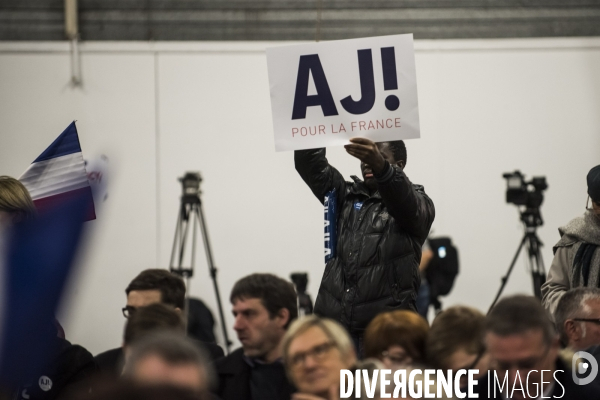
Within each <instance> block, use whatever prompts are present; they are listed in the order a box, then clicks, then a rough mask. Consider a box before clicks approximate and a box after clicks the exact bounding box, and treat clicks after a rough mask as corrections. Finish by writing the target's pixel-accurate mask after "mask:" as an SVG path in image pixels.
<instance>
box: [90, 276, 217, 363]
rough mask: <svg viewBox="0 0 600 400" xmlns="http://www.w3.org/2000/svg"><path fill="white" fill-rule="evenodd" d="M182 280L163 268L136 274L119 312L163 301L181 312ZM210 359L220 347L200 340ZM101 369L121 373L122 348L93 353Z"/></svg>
mask: <svg viewBox="0 0 600 400" xmlns="http://www.w3.org/2000/svg"><path fill="white" fill-rule="evenodd" d="M185 290H186V289H185V283H184V282H183V279H181V277H179V276H177V275H175V274H173V273H171V272H169V271H167V270H166V269H147V270H144V271H142V272H141V273H140V274H138V276H136V277H135V278H134V279H133V280H132V281H131V283H129V285H128V286H127V288H126V289H125V294H126V295H127V303H126V305H125V307H123V309H122V312H123V316H124V317H125V318H129V317H131V315H133V314H134V313H135V312H136V311H137V310H138V309H139V308H141V307H146V306H149V305H151V304H156V303H162V304H165V305H167V306H169V307H172V308H173V309H174V310H175V311H177V312H178V313H182V310H183V309H184V306H185ZM198 345H199V347H202V348H203V349H204V350H205V351H207V352H208V353H209V354H210V356H211V358H212V359H213V360H215V359H217V358H220V357H222V356H223V350H222V349H221V348H220V347H219V346H217V345H216V344H213V343H200V342H198ZM94 359H95V360H96V363H97V364H98V366H99V368H100V371H101V372H102V373H103V374H106V375H120V374H121V371H122V370H123V349H122V347H118V348H116V349H112V350H108V351H105V352H104V353H100V354H98V355H97V356H96V357H94Z"/></svg>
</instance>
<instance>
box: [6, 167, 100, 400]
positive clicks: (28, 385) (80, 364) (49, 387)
mask: <svg viewBox="0 0 600 400" xmlns="http://www.w3.org/2000/svg"><path fill="white" fill-rule="evenodd" d="M35 216H36V210H35V206H34V204H33V200H32V199H31V196H30V195H29V192H28V191H27V188H25V186H23V184H22V183H21V182H19V181H18V180H17V179H14V178H11V177H8V176H0V231H2V230H3V229H7V228H10V227H11V226H12V225H14V224H18V223H20V222H24V221H26V220H29V219H32V218H34V217H35ZM36 319H37V321H38V323H39V324H38V326H40V327H41V329H40V331H39V332H38V333H40V334H41V335H42V337H44V341H45V344H46V346H47V347H46V349H45V350H46V354H44V356H45V357H46V358H45V359H47V360H48V361H47V362H46V363H45V364H44V365H43V366H41V369H40V370H39V371H35V374H32V375H34V376H32V377H27V376H22V377H21V378H22V379H21V381H20V382H15V383H13V384H14V385H15V387H11V389H14V393H12V394H11V395H7V398H11V399H18V400H21V399H31V400H40V399H64V398H68V397H69V396H71V395H72V394H73V393H77V392H79V391H89V389H90V387H91V385H90V379H91V377H92V376H93V375H94V373H95V372H96V370H97V366H96V363H95V362H94V358H93V357H92V355H91V354H90V352H89V351H87V350H86V349H85V348H83V347H81V346H78V345H73V344H71V343H70V342H69V341H67V340H65V338H64V332H62V328H61V330H60V331H61V332H62V335H60V336H59V335H58V332H57V326H59V325H58V322H57V321H56V320H55V319H54V317H53V316H52V315H49V316H48V315H37V316H36ZM12 367H13V368H14V367H15V366H14V365H12ZM5 389H7V390H5V392H8V391H12V390H8V388H5ZM3 394H6V393H3Z"/></svg>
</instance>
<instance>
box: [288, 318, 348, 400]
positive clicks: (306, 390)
mask: <svg viewBox="0 0 600 400" xmlns="http://www.w3.org/2000/svg"><path fill="white" fill-rule="evenodd" d="M282 351H283V361H284V363H285V367H286V369H287V371H288V376H289V377H290V378H291V380H292V383H293V384H294V385H295V387H296V388H297V390H298V393H296V394H294V396H293V397H292V399H298V400H300V399H318V398H322V399H327V400H334V399H338V398H339V395H340V370H342V369H352V368H354V367H355V365H356V362H357V359H356V352H355V350H354V343H353V342H352V339H350V336H349V335H348V333H347V332H346V330H345V329H344V328H343V327H342V326H341V325H340V324H338V323H337V322H335V321H333V320H331V319H327V318H319V317H317V316H316V315H309V316H307V317H304V318H302V319H299V320H298V321H295V322H294V323H293V324H292V326H290V328H289V330H288V332H287V333H286V335H285V337H284V338H283V343H282ZM311 396H313V397H311Z"/></svg>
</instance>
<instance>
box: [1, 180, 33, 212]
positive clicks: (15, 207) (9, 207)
mask: <svg viewBox="0 0 600 400" xmlns="http://www.w3.org/2000/svg"><path fill="white" fill-rule="evenodd" d="M0 211H5V212H8V213H10V214H12V215H13V218H14V220H15V221H16V222H18V221H23V220H25V219H29V218H32V217H34V216H35V214H36V212H35V206H34V205H33V200H31V196H30V195H29V192H28V191H27V189H26V188H25V186H23V184H22V183H21V182H19V181H18V180H16V179H15V178H11V177H10V176H5V175H3V176H0Z"/></svg>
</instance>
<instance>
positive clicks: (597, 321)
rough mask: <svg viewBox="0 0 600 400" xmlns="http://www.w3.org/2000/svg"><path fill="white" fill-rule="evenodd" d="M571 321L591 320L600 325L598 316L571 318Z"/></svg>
mask: <svg viewBox="0 0 600 400" xmlns="http://www.w3.org/2000/svg"><path fill="white" fill-rule="evenodd" d="M571 319H572V320H573V321H579V322H591V323H593V324H596V325H600V318H571Z"/></svg>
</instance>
